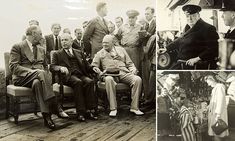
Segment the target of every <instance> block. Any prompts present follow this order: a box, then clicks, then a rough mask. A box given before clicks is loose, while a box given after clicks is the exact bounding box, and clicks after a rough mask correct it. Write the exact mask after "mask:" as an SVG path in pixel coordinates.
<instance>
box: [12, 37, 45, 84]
mask: <svg viewBox="0 0 235 141" xmlns="http://www.w3.org/2000/svg"><path fill="white" fill-rule="evenodd" d="M9 62H10V65H9V67H10V71H11V72H12V74H13V76H12V79H13V82H15V81H17V80H18V79H21V78H24V77H25V76H26V75H27V74H29V73H30V72H31V71H32V69H46V68H47V62H46V54H45V48H44V47H41V46H39V45H38V46H37V60H35V59H34V55H33V52H32V51H31V49H30V48H29V46H28V43H27V41H26V40H24V41H22V42H20V43H18V44H15V45H14V46H13V47H12V49H11V52H10V61H9Z"/></svg>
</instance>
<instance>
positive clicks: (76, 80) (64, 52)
mask: <svg viewBox="0 0 235 141" xmlns="http://www.w3.org/2000/svg"><path fill="white" fill-rule="evenodd" d="M72 43H73V39H72V37H71V35H69V34H68V33H64V34H62V35H61V44H62V49H60V50H59V51H57V52H55V53H54V54H53V57H52V58H53V59H52V62H51V67H52V69H53V70H55V71H60V72H61V73H64V74H65V75H64V78H63V81H64V84H65V85H68V86H70V87H72V88H73V90H74V94H75V103H76V112H77V116H78V120H79V121H85V114H86V115H87V117H88V118H90V119H94V120H96V119H97V115H96V113H95V110H96V109H97V99H96V96H95V93H94V81H93V80H92V78H91V76H90V75H91V73H93V70H92V67H91V66H90V64H89V63H88V62H87V61H86V59H85V56H84V55H83V53H82V52H81V51H80V50H77V49H73V48H72Z"/></svg>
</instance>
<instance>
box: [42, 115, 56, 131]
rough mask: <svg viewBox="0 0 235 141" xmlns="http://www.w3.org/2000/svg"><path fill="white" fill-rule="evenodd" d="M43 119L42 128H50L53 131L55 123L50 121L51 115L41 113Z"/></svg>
mask: <svg viewBox="0 0 235 141" xmlns="http://www.w3.org/2000/svg"><path fill="white" fill-rule="evenodd" d="M42 116H43V119H44V126H46V127H48V128H50V129H55V127H56V126H55V123H54V122H53V120H52V119H51V115H50V114H48V113H42Z"/></svg>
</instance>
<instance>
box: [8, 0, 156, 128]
mask: <svg viewBox="0 0 235 141" xmlns="http://www.w3.org/2000/svg"><path fill="white" fill-rule="evenodd" d="M107 6H108V4H107V3H104V2H100V3H98V4H97V6H96V11H97V16H96V17H95V18H93V19H91V20H89V21H84V22H83V27H82V28H83V29H82V28H76V29H75V30H74V35H75V36H76V38H75V39H73V38H72V36H71V34H72V32H71V30H70V29H69V28H64V29H63V33H62V34H61V28H62V27H61V25H60V24H59V23H54V24H52V25H51V31H52V33H51V34H50V35H45V36H43V34H42V32H41V29H40V25H39V22H38V21H37V20H30V21H29V27H28V28H27V29H26V34H25V35H24V36H23V38H22V41H21V42H19V43H17V44H15V45H13V47H12V49H11V51H10V66H9V67H10V71H11V72H12V75H13V77H12V78H13V84H14V85H16V86H24V87H29V88H32V90H33V93H34V94H35V96H36V100H37V102H38V104H39V106H40V111H41V112H42V116H43V119H44V125H45V126H46V127H48V128H51V129H54V128H56V124H55V123H54V122H53V120H52V119H51V114H57V115H58V117H62V118H68V117H69V116H68V115H67V114H66V113H65V112H64V111H63V109H62V108H61V106H59V105H60V104H58V101H57V99H56V95H55V93H54V92H53V88H52V82H51V80H50V78H51V77H50V76H49V75H50V73H49V71H54V72H60V73H62V74H63V75H62V77H63V78H62V81H63V84H65V85H67V86H70V87H72V88H73V90H74V97H75V98H74V101H75V103H76V114H77V120H79V121H85V120H86V118H89V119H93V120H97V119H98V102H97V101H98V100H97V99H98V96H97V94H96V91H95V88H94V87H95V85H96V82H95V79H94V74H96V76H95V77H98V79H99V80H101V81H104V82H105V88H106V93H107V98H108V101H109V107H110V113H109V116H116V115H117V101H116V87H115V85H116V84H117V83H119V82H122V83H125V84H127V85H129V86H130V88H131V99H132V102H131V106H130V112H132V113H134V114H135V115H143V114H144V112H143V111H141V110H140V106H139V105H140V99H143V100H142V102H141V105H143V107H151V108H155V107H154V106H155V95H156V94H155V90H156V83H155V80H156V72H155V71H156V58H155V51H156V21H155V18H154V14H155V9H154V8H152V7H147V8H146V9H145V19H144V20H143V21H142V22H141V24H139V23H137V19H138V15H139V12H138V11H137V10H128V11H127V12H126V15H127V17H128V21H127V23H123V22H124V21H123V17H121V16H120V17H117V18H115V21H114V22H112V21H110V20H108V19H106V18H105V17H106V15H107V13H108V11H107ZM114 23H115V24H116V26H115V24H114Z"/></svg>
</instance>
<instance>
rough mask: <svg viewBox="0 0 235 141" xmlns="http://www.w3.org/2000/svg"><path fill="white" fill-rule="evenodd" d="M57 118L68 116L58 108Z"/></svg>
mask: <svg viewBox="0 0 235 141" xmlns="http://www.w3.org/2000/svg"><path fill="white" fill-rule="evenodd" d="M57 116H58V117H59V118H69V116H68V115H67V114H66V113H65V112H64V111H63V110H62V109H61V108H59V110H58V114H57Z"/></svg>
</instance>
